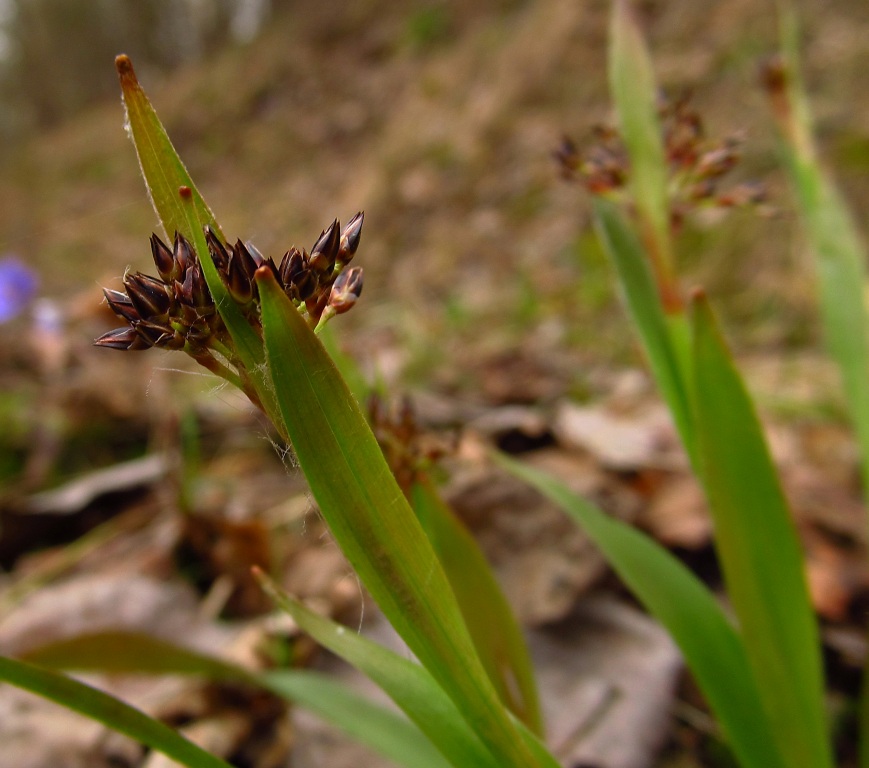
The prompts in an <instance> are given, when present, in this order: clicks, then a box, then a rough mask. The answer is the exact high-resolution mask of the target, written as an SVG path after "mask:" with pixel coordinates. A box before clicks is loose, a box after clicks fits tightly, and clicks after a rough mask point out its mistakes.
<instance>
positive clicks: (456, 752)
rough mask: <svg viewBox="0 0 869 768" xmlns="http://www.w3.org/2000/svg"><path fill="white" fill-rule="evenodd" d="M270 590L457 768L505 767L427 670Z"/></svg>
mask: <svg viewBox="0 0 869 768" xmlns="http://www.w3.org/2000/svg"><path fill="white" fill-rule="evenodd" d="M265 587H266V589H267V590H268V592H269V594H271V596H272V598H273V599H274V600H275V602H276V603H277V604H278V605H279V606H280V607H281V608H282V609H283V610H284V611H286V612H287V613H288V614H290V616H292V617H293V619H294V621H295V622H296V623H297V624H298V625H299V626H300V627H301V628H302V629H303V630H304V631H305V632H307V633H308V634H309V635H311V637H313V638H314V639H315V640H316V641H317V642H318V643H320V645H322V646H323V647H324V648H327V649H329V650H330V651H332V653H334V654H335V655H337V656H340V657H341V658H342V659H344V661H346V662H347V663H348V664H350V665H352V666H353V667H355V668H356V669H358V670H359V671H360V672H362V673H363V674H364V675H366V676H367V677H369V678H370V679H371V680H372V681H373V682H374V683H376V684H377V686H378V687H379V688H381V689H382V690H383V691H384V692H385V693H386V694H387V695H388V696H389V697H390V698H391V699H392V700H393V701H394V702H395V703H396V704H397V705H398V707H399V708H400V709H401V710H402V711H403V712H404V713H405V714H406V715H407V716H408V717H409V718H410V719H411V721H412V722H414V723H415V724H416V725H417V726H418V727H419V729H420V730H421V731H422V732H423V733H425V734H426V735H427V736H428V737H429V739H430V740H431V741H432V743H434V744H435V745H437V746H438V747H439V748H440V750H441V752H442V753H443V755H444V757H446V758H447V760H449V762H450V763H451V764H452V765H454V766H456V767H457V768H461V766H466V765H474V766H477V765H479V766H481V767H482V768H495V766H497V765H498V764H499V763H498V761H497V759H496V758H495V757H494V756H493V755H492V754H491V752H490V751H489V750H488V749H487V748H486V747H485V745H484V744H483V743H482V742H481V741H480V739H479V738H478V737H477V735H476V734H475V733H474V731H473V730H472V729H471V728H470V727H469V726H468V724H467V723H466V722H465V720H464V718H463V717H462V715H461V713H460V712H459V710H458V709H457V708H456V705H455V704H454V703H453V702H452V701H451V700H450V698H449V696H447V695H446V694H445V693H444V691H443V689H442V688H441V687H440V686H439V685H438V684H437V683H436V682H435V681H434V679H433V678H432V676H431V675H430V674H429V673H428V672H427V671H426V669H425V668H424V667H422V666H420V665H419V664H417V663H415V662H413V661H410V660H409V659H405V658H402V657H401V656H399V655H398V654H396V653H393V652H392V651H390V650H388V649H386V648H384V647H383V646H380V645H377V644H376V643H373V642H372V641H370V640H368V639H366V638H364V637H362V636H361V635H359V634H358V633H356V632H352V631H351V630H348V629H347V628H346V627H343V626H341V625H340V624H336V623H335V622H333V621H332V620H331V619H328V618H326V617H324V616H320V615H318V614H316V613H314V612H313V611H311V610H309V609H308V608H306V607H305V606H304V605H303V604H302V603H301V602H300V601H298V600H296V599H294V598H292V597H290V596H289V595H286V594H283V593H281V592H280V591H278V590H277V589H276V587H275V586H274V585H273V584H271V583H270V582H265Z"/></svg>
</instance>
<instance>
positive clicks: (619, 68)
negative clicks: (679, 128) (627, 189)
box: [607, 0, 682, 314]
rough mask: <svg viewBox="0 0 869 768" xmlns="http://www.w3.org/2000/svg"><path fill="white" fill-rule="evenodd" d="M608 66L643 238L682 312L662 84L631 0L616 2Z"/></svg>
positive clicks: (672, 306) (664, 291) (666, 298)
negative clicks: (662, 122) (660, 113)
mask: <svg viewBox="0 0 869 768" xmlns="http://www.w3.org/2000/svg"><path fill="white" fill-rule="evenodd" d="M607 69H608V72H609V82H610V91H611V93H612V96H613V101H614V102H615V108H616V114H617V115H618V122H619V128H620V129H621V134H622V138H623V139H624V142H625V146H626V147H627V149H628V155H629V157H630V163H631V168H630V184H631V193H632V194H631V197H632V199H633V200H634V203H635V205H636V208H637V214H638V216H639V219H640V223H641V228H642V230H643V242H644V244H645V246H646V247H647V249H648V250H649V254H650V256H651V258H652V263H653V264H654V266H655V271H656V277H657V283H658V288H659V289H660V291H661V298H662V300H663V302H664V308H665V310H666V311H667V312H668V314H669V313H671V312H678V311H679V310H680V308H681V304H682V302H681V299H680V298H679V295H678V292H677V291H676V289H675V278H674V267H673V257H672V245H671V243H670V204H669V200H668V190H667V162H666V158H665V155H664V144H663V138H662V136H661V125H660V120H659V119H658V111H657V98H658V88H657V85H656V84H655V73H654V70H653V69H652V60H651V57H650V56H649V51H648V49H647V47H646V43H645V40H643V36H642V34H641V33H640V29H639V27H638V26H637V23H636V20H635V19H634V17H633V14H632V12H631V8H630V4H629V2H628V0H614V2H613V10H612V16H611V22H610V45H609V62H608V66H607Z"/></svg>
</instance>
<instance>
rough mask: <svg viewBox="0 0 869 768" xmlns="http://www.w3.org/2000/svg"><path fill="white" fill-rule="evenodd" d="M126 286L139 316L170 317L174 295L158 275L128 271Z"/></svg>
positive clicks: (162, 318)
mask: <svg viewBox="0 0 869 768" xmlns="http://www.w3.org/2000/svg"><path fill="white" fill-rule="evenodd" d="M124 287H125V288H126V289H127V296H129V297H130V301H131V302H132V304H133V306H134V307H135V309H136V311H137V312H138V313H139V317H141V318H142V319H147V318H156V319H159V320H165V319H167V318H168V317H169V310H170V309H171V307H172V297H171V296H170V295H169V293H168V292H167V288H166V285H165V284H164V283H163V282H161V281H160V280H158V279H157V278H156V277H150V276H149V275H143V274H142V273H141V272H135V273H133V274H130V273H128V274H126V275H124Z"/></svg>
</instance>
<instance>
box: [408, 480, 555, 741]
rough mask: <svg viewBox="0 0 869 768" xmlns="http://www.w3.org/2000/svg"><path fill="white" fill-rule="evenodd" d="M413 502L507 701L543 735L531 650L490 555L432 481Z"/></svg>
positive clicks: (414, 493)
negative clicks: (489, 560) (448, 504)
mask: <svg viewBox="0 0 869 768" xmlns="http://www.w3.org/2000/svg"><path fill="white" fill-rule="evenodd" d="M411 503H412V505H413V509H414V511H415V512H416V514H417V516H418V517H419V519H420V522H421V523H422V526H423V528H424V529H425V532H426V534H428V537H429V540H430V541H431V543H432V546H433V547H434V549H435V552H437V555H438V558H439V559H440V561H441V564H442V565H443V567H444V571H446V574H447V578H449V580H450V584H451V585H452V588H453V592H455V595H456V599H457V600H458V601H459V606H460V607H461V609H462V615H463V616H464V617H465V622H466V623H467V625H468V629H469V630H470V633H471V638H472V639H473V641H474V644H475V645H476V647H477V653H479V655H480V659H481V660H482V662H483V666H484V667H485V668H486V671H487V672H488V674H489V678H490V679H491V680H492V683H493V684H494V686H495V690H496V691H498V695H499V696H500V697H501V701H503V702H504V703H505V705H506V706H507V707H508V708H509V709H510V711H511V712H513V714H514V715H516V717H518V718H519V719H520V720H522V721H523V722H524V723H525V724H526V725H527V726H528V727H529V728H530V729H531V730H532V731H533V732H534V733H536V734H538V735H540V734H542V733H543V721H542V717H541V714H540V702H539V698H538V695H537V685H536V683H535V680H534V668H533V667H532V665H531V657H530V656H529V654H528V647H527V645H526V644H525V638H524V637H523V636H522V630H521V629H520V628H519V624H518V623H517V622H516V617H515V616H514V615H513V611H512V610H511V608H510V604H509V603H508V602H507V599H506V598H505V597H504V593H503V592H502V591H501V587H500V586H499V585H498V582H497V580H496V579H495V576H494V574H493V573H492V569H491V567H490V566H489V563H488V562H487V561H486V557H485V555H484V554H483V552H482V551H481V550H480V547H479V545H478V544H477V542H476V540H475V539H474V537H473V536H472V535H471V534H470V532H469V531H468V529H467V528H466V527H465V526H464V524H463V523H462V522H461V520H459V518H458V517H456V515H455V513H454V512H453V511H452V510H451V509H450V508H449V507H448V506H447V504H446V503H445V502H444V500H443V499H442V498H441V496H440V494H438V492H437V490H436V489H435V487H434V485H433V484H432V482H431V480H430V479H426V480H425V481H423V482H417V483H414V484H413V487H412V488H411Z"/></svg>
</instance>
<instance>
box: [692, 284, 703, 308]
mask: <svg viewBox="0 0 869 768" xmlns="http://www.w3.org/2000/svg"><path fill="white" fill-rule="evenodd" d="M690 295H691V302H692V303H693V304H697V303H699V302H701V301H706V289H705V288H704V287H703V286H702V285H695V286H694V287H693V288H692V289H691V291H690Z"/></svg>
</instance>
